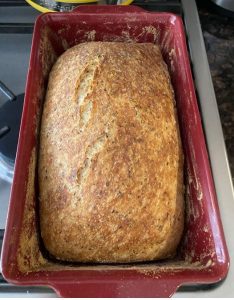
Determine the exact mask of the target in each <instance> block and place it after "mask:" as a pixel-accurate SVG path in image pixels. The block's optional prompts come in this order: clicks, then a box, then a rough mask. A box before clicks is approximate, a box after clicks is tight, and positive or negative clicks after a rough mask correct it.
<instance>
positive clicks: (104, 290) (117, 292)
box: [52, 278, 181, 298]
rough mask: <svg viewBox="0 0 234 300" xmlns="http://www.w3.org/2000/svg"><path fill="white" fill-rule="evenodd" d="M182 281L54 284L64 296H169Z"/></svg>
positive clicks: (149, 280) (158, 280) (153, 280)
mask: <svg viewBox="0 0 234 300" xmlns="http://www.w3.org/2000/svg"><path fill="white" fill-rule="evenodd" d="M180 285H181V283H179V282H178V280H175V279H169V280H167V279H165V278H164V279H163V280H160V279H156V278H150V279H149V278H144V279H141V280H139V279H138V280H137V279H135V280H120V281H118V282H117V281H115V280H113V281H110V282H109V281H98V280H91V281H86V282H81V281H80V282H78V281H76V280H75V281H73V282H59V283H58V282H57V283H55V284H53V285H52V288H53V289H54V290H55V292H56V293H57V295H58V296H60V297H64V298H87V297H88V298H99V297H101V298H138V297H140V298H146V297H147V298H148V297H151V298H152V297H153V298H168V297H171V296H172V295H173V294H174V293H175V292H176V290H177V289H178V288H179V286H180Z"/></svg>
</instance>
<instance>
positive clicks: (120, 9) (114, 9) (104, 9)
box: [72, 5, 148, 14]
mask: <svg viewBox="0 0 234 300" xmlns="http://www.w3.org/2000/svg"><path fill="white" fill-rule="evenodd" d="M73 12H75V13H79V14H80V13H82V14H83V13H85V14H89V13H91V14H103V13H121V14H122V13H138V12H143V13H148V12H147V11H146V10H144V9H143V8H141V7H138V6H134V5H128V6H124V5H80V6H78V7H76V8H74V9H73V10H72V13H73Z"/></svg>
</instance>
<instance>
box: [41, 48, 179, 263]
mask: <svg viewBox="0 0 234 300" xmlns="http://www.w3.org/2000/svg"><path fill="white" fill-rule="evenodd" d="M39 198H40V226H41V235H42V238H43V241H44V245H45V247H46V248H47V250H48V251H49V252H50V253H51V254H52V255H53V256H55V257H56V258H58V259H61V260H67V261H80V262H131V261H143V260H153V259H159V258H165V257H169V256H171V255H173V254H174V252H175V249H176V247H177V245H178V243H179V241H180V238H181V234H182V231H183V218H184V217H183V213H184V211H183V207H184V204H183V154H182V147H181V141H180V134H179V128H178V124H177V117H176V109H175V102H174V95H173V90H172V87H171V83H170V78H169V74H168V70H167V67H166V64H165V63H164V61H163V59H162V56H161V52H160V49H159V47H158V46H157V45H153V44H135V43H117V42H112V43H111V42H89V43H83V44H79V45H77V46H75V47H73V48H71V49H69V50H67V51H66V52H65V53H64V54H63V55H62V56H61V57H60V58H59V59H58V60H57V62H56V63H55V65H54V66H53V68H52V71H51V73H50V77H49V83H48V89H47V95H46V99H45V104H44V110H43V116H42V125H41V135H40V151H39Z"/></svg>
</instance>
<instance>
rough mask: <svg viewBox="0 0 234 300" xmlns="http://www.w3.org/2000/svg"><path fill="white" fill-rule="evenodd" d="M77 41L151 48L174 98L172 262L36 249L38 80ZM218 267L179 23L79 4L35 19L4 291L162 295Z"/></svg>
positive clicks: (219, 252) (214, 221)
mask: <svg viewBox="0 0 234 300" xmlns="http://www.w3.org/2000/svg"><path fill="white" fill-rule="evenodd" d="M85 41H124V42H131V41H134V42H138V43H142V42H151V43H158V44H159V45H160V46H161V49H162V53H163V56H164V59H165V61H166V63H167V65H168V67H169V71H170V75H171V79H172V83H173V87H174V90H175V98H176V104H177V108H178V115H179V122H180V129H181V135H182V141H183V147H184V152H185V181H186V182H185V185H186V197H185V198H186V224H185V231H184V236H183V239H182V242H181V244H180V247H179V249H178V253H177V255H176V257H175V258H174V259H172V260H165V261H160V262H148V263H142V264H141V263H138V264H130V265H85V264H82V265H81V264H70V265H69V264H62V263H58V262H56V261H51V260H50V259H48V258H47V255H46V254H45V253H44V251H43V249H42V247H41V243H40V237H39V236H40V234H39V230H38V217H37V213H38V209H37V206H38V202H37V197H38V195H37V147H38V134H39V132H40V116H41V111H42V106H43V100H44V95H45V91H46V86H47V79H48V73H49V71H50V69H51V66H52V64H53V63H54V62H55V60H56V58H57V57H58V56H59V55H60V54H62V53H63V52H64V51H65V50H66V49H67V48H69V47H72V46H74V45H76V44H78V43H81V42H85ZM198 55H199V53H198ZM120 80H121V78H120ZM143 100H144V99H143ZM142 234H144V233H142ZM228 266H229V257H228V252H227V247H226V244H225V239H224V234H223V229H222V225H221V221H220V215H219V209H218V204H217V199H216V194H215V189H214V183H213V179H212V175H211V170H210V166H209V158H208V155H207V150H206V144H205V139H204V135H203V131H202V125H201V119H200V115H199V110H198V105H197V100H196V95H195V91H194V86H193V78H192V74H191V70H190V63H189V58H188V52H187V48H186V39H185V34H184V29H183V23H182V20H181V18H180V17H178V16H176V15H173V14H170V13H150V12H146V11H144V10H142V9H140V8H137V7H134V6H130V7H122V6H81V7H79V8H78V9H76V10H75V11H73V12H70V13H48V14H44V15H41V16H40V17H39V18H38V19H37V21H36V24H35V29H34V35H33V42H32V50H31V58H30V66H29V72H28V78H27V85H26V93H25V102H24V110H23V116H22V123H21V129H20V137H19V144H18V151H17V158H16V166H15V175H14V181H13V185H12V191H11V200H10V207H9V213H8V219H7V227H6V232H5V238H4V244H3V254H2V272H3V276H4V277H5V278H6V280H8V281H9V282H11V283H13V284H18V285H43V286H50V287H52V288H53V289H54V290H55V291H56V292H57V293H58V295H60V296H70V297H73V296H76V297H158V296H160V297H166V296H171V295H172V294H173V293H174V292H175V291H176V290H177V288H178V287H179V286H181V285H189V284H192V285H194V284H208V283H215V282H218V281H220V280H222V279H223V278H224V277H225V276H226V274H227V271H228Z"/></svg>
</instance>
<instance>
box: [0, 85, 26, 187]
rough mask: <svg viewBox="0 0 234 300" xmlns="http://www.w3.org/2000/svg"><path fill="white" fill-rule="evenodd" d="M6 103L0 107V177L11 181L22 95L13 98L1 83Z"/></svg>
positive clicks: (0, 87) (0, 86) (0, 88)
mask: <svg viewBox="0 0 234 300" xmlns="http://www.w3.org/2000/svg"><path fill="white" fill-rule="evenodd" d="M0 90H1V91H2V93H4V95H5V96H6V97H7V98H8V101H6V102H5V103H4V105H3V106H2V107H0V177H1V178H3V179H5V180H7V181H10V182H11V181H12V177H13V172H14V163H15V155H16V148H17V142H18V135H19V127H20V120H21V114H22V108H23V102H24V94H20V95H18V96H15V95H14V94H13V93H12V92H11V91H10V90H9V89H8V88H7V87H6V86H5V85H4V84H3V83H2V82H0Z"/></svg>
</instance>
